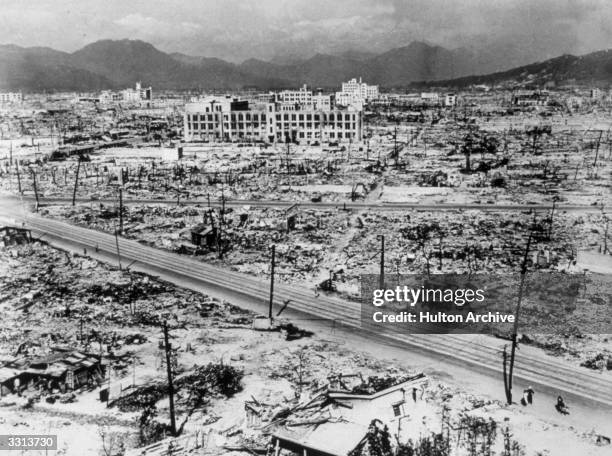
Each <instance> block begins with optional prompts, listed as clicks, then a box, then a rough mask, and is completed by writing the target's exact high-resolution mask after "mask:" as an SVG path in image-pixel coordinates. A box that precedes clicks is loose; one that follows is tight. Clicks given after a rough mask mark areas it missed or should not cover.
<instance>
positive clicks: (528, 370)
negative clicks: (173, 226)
mask: <svg viewBox="0 0 612 456" xmlns="http://www.w3.org/2000/svg"><path fill="white" fill-rule="evenodd" d="M2 211H3V212H4V213H5V215H7V214H8V213H9V211H10V215H11V216H12V217H14V218H15V219H16V221H17V222H21V221H23V222H24V223H25V224H26V225H27V226H28V227H29V228H31V229H32V230H33V232H34V233H35V234H36V235H38V236H45V238H46V239H49V240H50V241H52V240H53V239H56V240H64V241H69V242H71V243H76V244H77V245H81V246H87V248H89V249H93V246H96V245H97V246H98V248H99V249H100V250H101V251H103V252H105V253H107V254H109V255H114V254H115V253H116V240H115V237H114V236H112V235H110V234H106V233H102V232H98V231H94V230H90V229H86V228H81V227H75V226H72V225H70V224H68V223H65V222H61V221H56V220H49V219H43V218H42V217H39V216H36V215H32V214H27V213H25V212H21V211H20V210H17V209H16V207H15V206H13V208H12V209H9V208H8V207H7V206H5V207H2ZM119 251H120V255H121V258H122V261H123V264H124V265H125V264H127V263H129V262H133V261H137V262H139V263H141V264H143V265H148V266H150V267H151V268H153V269H154V270H156V271H159V273H160V275H162V276H163V277H164V278H166V279H169V280H171V281H172V280H173V279H176V278H180V279H182V280H185V281H191V282H197V283H198V284H201V285H202V286H205V287H206V289H207V291H208V293H209V294H210V295H212V296H215V295H217V296H221V297H223V298H224V299H228V296H229V297H230V298H231V296H238V297H240V298H241V299H242V300H243V301H244V299H245V298H247V299H249V300H252V301H258V302H259V303H261V304H263V303H266V302H267V301H268V299H269V282H268V278H267V276H266V275H261V276H259V277H254V276H250V275H246V274H241V273H238V272H233V271H229V270H226V269H220V268H218V267H216V266H211V265H208V264H205V263H202V262H200V261H197V260H195V259H193V258H190V257H187V256H181V255H178V254H174V253H170V252H166V251H162V250H158V249H155V248H151V247H148V246H145V245H142V244H140V243H138V242H136V241H132V240H128V239H123V238H120V239H119ZM287 300H289V301H290V304H289V305H290V307H291V309H292V311H293V312H298V313H301V314H304V315H306V316H310V317H311V318H313V319H323V320H327V321H329V322H330V324H333V325H336V326H337V327H338V328H339V329H341V328H342V327H344V328H346V329H347V330H350V331H359V332H360V333H361V334H364V335H366V336H367V337H368V338H370V339H381V338H384V339H385V340H388V341H389V342H391V343H395V344H400V345H401V346H404V347H406V348H410V349H414V350H420V351H424V352H426V353H428V356H431V358H432V360H437V361H439V362H440V365H441V366H443V365H444V363H447V362H451V363H456V364H457V365H461V366H470V367H471V368H474V369H478V370H479V371H484V372H487V373H488V375H489V376H490V377H491V378H492V381H499V382H500V389H501V379H502V377H501V347H502V346H503V344H504V342H503V341H500V340H499V339H495V338H493V337H487V336H467V335H430V334H426V335H423V334H420V335H419V334H381V333H380V332H370V331H368V329H367V328H364V327H362V325H361V322H360V312H359V304H357V303H354V302H348V301H344V300H341V299H337V298H332V297H327V296H319V297H316V296H315V294H314V291H313V290H312V289H305V288H304V287H299V286H286V285H280V284H279V285H276V286H275V302H274V305H275V310H274V312H275V313H276V311H277V309H280V307H281V306H282V305H283V303H284V302H285V301H287ZM515 381H521V382H523V383H525V382H526V383H527V384H532V385H533V386H534V387H536V388H542V389H546V390H547V391H557V392H559V393H560V394H563V395H564V396H566V397H575V398H578V399H580V400H583V401H587V402H588V401H590V402H591V403H596V404H597V405H598V406H600V407H602V406H603V407H612V379H611V378H610V377H609V376H605V375H601V374H600V373H597V372H592V371H588V370H586V369H584V368H580V367H576V366H573V365H571V364H569V363H567V362H565V361H564V360H562V359H558V358H552V357H548V356H546V355H544V354H543V353H541V352H540V351H538V350H535V349H532V348H531V347H526V346H522V347H521V350H520V352H519V355H518V358H517V362H516V367H515ZM515 395H517V396H519V397H520V393H519V392H515Z"/></svg>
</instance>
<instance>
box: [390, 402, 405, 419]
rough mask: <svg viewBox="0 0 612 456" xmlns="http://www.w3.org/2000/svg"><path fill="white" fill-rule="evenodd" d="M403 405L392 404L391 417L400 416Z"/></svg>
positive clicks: (402, 403)
mask: <svg viewBox="0 0 612 456" xmlns="http://www.w3.org/2000/svg"><path fill="white" fill-rule="evenodd" d="M403 405H404V401H401V402H398V403H396V404H393V405H392V406H391V407H393V416H402V406H403Z"/></svg>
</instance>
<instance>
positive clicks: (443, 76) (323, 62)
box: [0, 40, 612, 91]
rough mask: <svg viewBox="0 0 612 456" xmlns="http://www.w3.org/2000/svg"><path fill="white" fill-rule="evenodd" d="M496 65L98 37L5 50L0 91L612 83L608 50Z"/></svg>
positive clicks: (449, 53) (435, 56)
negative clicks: (257, 53)
mask: <svg viewBox="0 0 612 456" xmlns="http://www.w3.org/2000/svg"><path fill="white" fill-rule="evenodd" d="M496 60H497V59H491V58H489V57H488V56H487V55H483V54H475V53H473V52H471V51H469V50H467V49H461V48H460V49H455V50H448V49H445V48H442V47H440V46H435V45H430V44H426V43H423V42H413V43H411V44H409V45H408V46H405V47H400V48H395V49H391V50H389V51H387V52H384V53H382V54H372V53H367V52H359V51H349V52H344V53H342V54H340V55H335V56H332V55H325V54H317V55H315V56H313V57H311V58H308V59H304V60H296V61H292V62H287V61H283V62H279V61H273V62H266V61H263V60H256V59H250V60H246V61H245V62H243V63H241V64H234V63H229V62H226V61H223V60H221V59H217V58H206V57H197V56H189V55H185V54H180V53H172V54H169V53H165V52H162V51H160V50H158V49H156V48H155V47H154V46H152V45H151V44H149V43H146V42H144V41H138V40H118V41H111V40H102V41H97V42H95V43H92V44H89V45H87V46H85V47H83V48H82V49H79V50H78V51H76V52H73V53H67V52H61V51H56V50H54V49H51V48H45V47H33V48H23V47H19V46H15V45H2V46H0V89H2V90H23V91H44V90H46V91H53V90H77V91H88V90H100V89H117V88H124V87H128V86H132V85H133V84H134V82H135V81H138V80H140V81H142V82H143V83H144V84H146V85H152V86H153V87H154V88H156V89H213V88H216V89H239V88H244V87H257V88H260V89H273V88H283V87H297V86H299V85H301V84H308V85H309V86H313V87H324V88H334V87H339V85H340V83H341V82H342V81H345V80H347V79H349V78H353V77H362V78H363V79H364V80H365V81H367V82H368V83H371V84H379V85H380V86H382V87H387V88H389V87H406V86H409V85H411V84H412V83H415V82H418V81H451V80H453V81H451V84H458V85H464V84H471V83H483V82H488V83H492V82H499V81H503V80H506V79H512V78H517V79H520V80H523V81H535V82H538V81H539V82H548V81H556V82H561V81H562V80H568V79H576V80H579V81H604V82H605V81H611V80H612V53H611V52H608V51H600V52H595V53H592V54H588V55H586V56H582V57H576V56H562V57H558V58H555V59H550V60H547V61H545V62H541V63H537V64H532V65H527V66H523V67H519V68H516V69H510V70H509V71H505V72H497V73H493V74H490V75H486V76H479V75H485V74H487V73H491V72H493V71H495V70H497V69H498V67H497V66H496V65H498V64H496V63H493V62H495V61H496ZM474 75H477V76H476V77H473V76H474ZM457 78H461V79H457ZM456 79H457V80H456ZM454 80H456V81H454Z"/></svg>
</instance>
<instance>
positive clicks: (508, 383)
mask: <svg viewBox="0 0 612 456" xmlns="http://www.w3.org/2000/svg"><path fill="white" fill-rule="evenodd" d="M532 237H533V231H532V232H530V233H529V238H528V239H527V247H526V248H525V255H524V257H523V263H522V265H521V283H520V285H519V293H518V302H517V304H516V311H515V313H514V327H513V329H512V348H511V349H510V367H509V368H508V371H507V372H506V359H507V355H506V349H505V347H504V388H505V390H506V401H507V402H508V404H512V374H513V373H514V357H515V354H516V346H517V340H516V339H517V337H518V321H519V315H520V311H521V301H522V299H523V289H524V287H525V276H526V275H527V259H528V257H529V249H530V248H531V239H532Z"/></svg>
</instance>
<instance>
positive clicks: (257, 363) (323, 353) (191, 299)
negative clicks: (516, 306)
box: [0, 241, 605, 455]
mask: <svg viewBox="0 0 612 456" xmlns="http://www.w3.org/2000/svg"><path fill="white" fill-rule="evenodd" d="M0 259H1V262H0V264H1V265H2V266H0V268H1V269H0V293H1V295H0V296H1V299H0V306H1V307H2V312H3V314H4V315H5V318H4V320H3V326H2V328H0V331H1V332H0V373H1V375H2V378H0V383H1V384H2V385H3V386H5V387H6V386H7V384H5V383H3V382H4V381H5V375H6V374H7V372H8V371H9V370H12V371H17V370H19V369H23V368H20V367H19V366H28V365H29V366H30V368H29V369H26V371H24V372H29V373H30V374H31V375H34V374H33V373H36V372H39V371H37V370H36V369H34V367H36V366H37V363H41V362H42V361H40V360H41V359H43V358H45V357H47V359H50V357H52V356H53V354H54V353H58V351H60V350H62V349H64V350H65V349H67V348H69V349H70V350H71V353H72V355H71V356H73V358H74V356H76V354H78V353H82V354H87V356H89V357H90V359H93V360H95V361H94V362H98V361H99V363H100V365H101V366H102V367H103V369H102V371H104V373H103V374H102V375H101V376H100V377H96V378H94V379H93V380H91V381H90V382H89V383H87V384H83V385H82V386H80V387H78V388H75V389H71V388H70V387H67V386H66V384H60V385H59V386H58V385H55V387H54V386H51V387H50V386H49V384H45V382H40V381H30V382H28V383H25V382H24V383H23V384H22V385H21V386H22V388H21V390H20V392H19V394H15V393H13V394H11V393H9V394H7V391H6V388H4V389H3V395H2V397H1V398H0V424H1V425H2V427H3V428H9V429H11V430H13V431H15V432H29V433H37V432H39V433H40V432H42V431H43V430H44V432H46V433H52V434H54V433H56V434H58V435H59V442H60V447H59V451H58V454H67V455H69V454H74V455H83V454H106V455H111V454H112V455H118V454H123V452H124V451H126V450H127V451H130V450H129V449H130V448H132V447H135V446H140V445H150V444H151V443H152V442H155V441H157V440H160V439H162V441H163V442H168V441H169V440H168V438H167V437H166V433H167V430H168V418H167V417H168V414H169V409H168V407H169V405H168V394H167V388H166V370H167V369H166V366H165V357H164V355H163V354H164V346H165V345H164V342H163V340H164V339H163V331H162V328H161V324H162V323H163V322H165V323H166V324H167V325H168V326H169V327H170V328H171V329H170V341H171V344H172V349H171V350H170V352H169V353H170V355H169V356H170V360H171V365H172V371H173V376H174V385H175V391H176V394H175V403H176V414H177V422H178V423H179V424H180V426H181V431H182V433H183V435H184V436H185V437H184V438H185V439H186V438H187V437H189V436H190V437H189V438H192V437H193V436H195V437H193V438H195V439H196V440H198V442H199V445H200V446H201V447H202V448H201V451H203V452H204V454H228V455H229V454H245V455H246V454H252V452H253V451H260V450H265V448H266V446H267V445H268V442H269V438H270V437H269V435H270V432H272V431H271V430H270V427H269V426H270V425H271V424H272V423H274V422H275V421H277V420H278V419H279V417H283V420H285V419H287V420H289V421H288V422H287V423H291V424H290V426H293V428H294V429H296V428H299V426H308V423H311V422H313V420H314V421H318V422H321V423H331V425H333V423H334V422H335V420H334V419H333V418H332V417H330V416H328V415H327V414H326V413H327V412H325V408H324V407H323V405H321V406H320V407H319V406H317V407H314V408H313V406H312V405H310V406H306V405H307V404H309V403H310V404H312V403H313V402H312V400H313V399H312V398H316V397H319V396H318V395H319V394H320V392H321V391H324V390H327V389H329V391H345V392H346V393H348V394H374V393H376V391H380V390H382V389H385V388H389V387H391V386H392V385H394V384H397V383H398V382H406V381H415V380H412V379H416V380H418V381H419V388H418V391H417V389H416V388H415V390H414V391H415V392H414V393H412V394H413V396H414V397H413V399H410V400H411V401H414V402H415V404H416V405H415V407H417V408H416V409H415V410H416V411H417V413H419V414H420V415H419V416H412V417H411V418H410V419H411V420H413V421H414V426H411V427H412V431H411V432H412V434H414V433H415V432H417V430H418V429H421V430H425V429H427V430H429V431H431V429H436V428H438V426H439V427H440V428H441V429H448V432H449V436H450V437H449V438H450V439H451V441H452V442H454V443H456V444H457V445H468V441H466V437H465V435H463V436H462V434H461V433H457V432H456V431H451V429H453V428H454V426H456V425H457V423H467V422H468V421H470V420H480V421H482V420H485V421H486V420H489V419H493V420H494V421H495V422H496V423H498V424H496V426H499V428H500V429H502V427H503V429H504V431H503V433H508V435H510V434H512V440H513V441H514V442H516V445H520V446H525V445H526V444H527V442H529V441H530V439H531V438H532V437H533V435H535V434H534V433H536V432H537V433H545V434H546V435H548V436H550V438H549V439H546V440H539V439H538V442H540V441H542V442H544V443H542V445H550V446H549V447H547V448H544V447H542V448H541V450H545V449H549V450H551V451H554V449H555V448H562V445H571V446H572V448H580V451H581V454H592V455H599V454H602V455H603V454H604V452H603V451H604V450H605V448H603V447H601V446H599V445H598V444H597V442H601V439H602V437H601V436H599V435H598V434H596V433H593V432H591V431H588V432H586V431H580V430H577V429H574V428H567V427H564V426H563V425H558V424H554V425H552V426H551V424H550V423H546V422H542V421H539V420H537V419H534V418H533V417H530V416H529V415H528V414H526V413H525V412H524V411H522V410H521V409H520V408H515V407H507V406H505V405H502V404H501V403H500V402H497V401H490V400H483V399H481V398H477V397H474V396H471V395H469V394H466V393H465V392H463V391H461V389H459V388H457V387H450V386H448V385H446V384H444V383H443V382H441V381H439V380H436V379H435V378H427V377H423V376H422V375H420V374H419V373H418V372H415V371H412V370H411V369H410V367H409V366H404V365H402V363H400V362H397V361H393V360H380V359H373V358H372V357H370V356H368V355H366V354H363V353H359V352H358V351H355V350H354V349H352V348H349V347H348V346H347V345H345V343H344V342H341V341H340V340H339V339H338V338H337V337H335V336H333V335H331V334H330V335H312V336H309V335H308V334H306V336H307V337H305V338H302V339H298V340H293V341H291V342H290V341H288V340H287V333H286V331H285V330H282V329H281V330H277V331H258V330H254V329H252V322H253V318H254V315H253V314H252V313H250V312H246V311H242V310H240V309H238V308H236V307H234V306H232V305H231V304H229V303H226V302H220V301H217V300H214V299H211V298H209V297H207V296H205V295H202V294H199V293H195V292H191V291H186V290H182V289H180V288H177V287H175V286H173V285H171V284H169V283H166V282H163V281H160V280H159V279H156V278H154V277H150V276H147V275H144V274H140V273H134V272H129V271H125V270H124V271H120V270H118V269H116V268H114V267H111V266H108V265H106V264H102V263H99V262H97V261H94V260H91V259H89V258H86V257H82V256H80V255H74V254H71V253H68V252H65V251H62V250H57V249H54V248H51V247H50V246H49V245H47V244H45V243H42V242H39V241H37V242H34V243H32V244H26V245H21V246H11V247H5V248H3V249H2V250H0ZM48 362H49V363H52V361H48ZM52 368H53V369H57V368H58V364H57V363H56V364H50V366H49V367H48V368H47V370H46V371H44V372H43V373H40V372H39V374H40V375H41V376H43V374H44V375H52V374H51V373H50V372H51V370H52ZM9 386H10V385H9ZM102 390H107V391H108V396H109V399H108V404H105V403H104V402H101V401H100V395H101V394H100V393H101V391H102ZM334 394H337V393H334ZM480 421H479V422H480ZM283 422H284V421H283ZM445 423H446V424H445ZM409 428H410V427H409ZM429 431H428V432H429ZM419 432H420V431H419ZM503 433H502V432H501V431H500V432H498V433H497V434H498V438H497V439H496V440H495V441H494V443H493V446H494V447H496V448H497V447H501V446H503V442H504V437H503ZM412 434H410V435H412ZM412 436H413V437H414V438H415V439H416V438H417V437H418V436H417V435H412ZM508 438H509V437H508ZM182 439H183V437H179V438H177V439H170V441H171V442H173V443H172V445H179V444H181V442H184V441H186V440H182ZM553 454H554V453H553Z"/></svg>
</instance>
